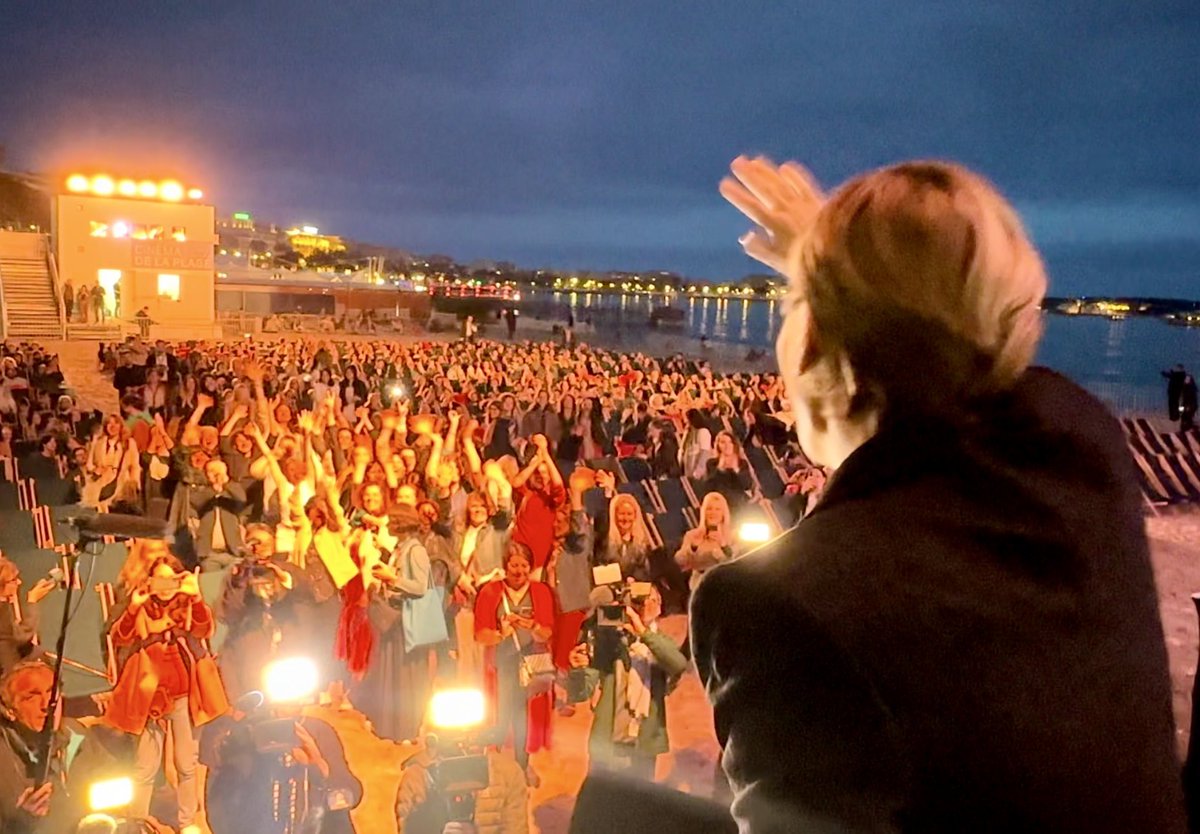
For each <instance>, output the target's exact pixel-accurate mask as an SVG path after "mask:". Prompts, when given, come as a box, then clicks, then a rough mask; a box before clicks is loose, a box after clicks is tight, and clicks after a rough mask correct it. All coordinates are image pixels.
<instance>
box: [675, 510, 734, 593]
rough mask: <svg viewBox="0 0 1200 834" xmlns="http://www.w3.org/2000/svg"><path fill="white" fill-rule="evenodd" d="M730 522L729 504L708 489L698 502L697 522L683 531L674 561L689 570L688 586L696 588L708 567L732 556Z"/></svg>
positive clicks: (732, 545)
mask: <svg viewBox="0 0 1200 834" xmlns="http://www.w3.org/2000/svg"><path fill="white" fill-rule="evenodd" d="M734 544H735V541H734V537H733V523H732V520H731V519H730V514H729V504H728V503H727V502H726V501H725V496H724V495H722V494H721V493H719V492H710V493H709V494H708V495H706V496H704V500H703V501H701V502H700V526H699V527H693V528H692V529H691V530H688V531H687V532H686V533H684V534H683V541H682V542H681V543H680V545H679V550H677V551H675V564H677V565H679V567H680V569H681V570H683V571H684V572H685V573H686V572H690V574H689V577H688V588H689V589H691V590H693V591H694V590H695V589H696V586H697V585H699V584H700V580H701V579H703V578H704V574H706V573H707V572H708V571H709V570H710V569H711V568H714V567H716V566H717V565H719V564H721V563H722V562H725V561H728V560H729V559H731V558H733V556H734Z"/></svg>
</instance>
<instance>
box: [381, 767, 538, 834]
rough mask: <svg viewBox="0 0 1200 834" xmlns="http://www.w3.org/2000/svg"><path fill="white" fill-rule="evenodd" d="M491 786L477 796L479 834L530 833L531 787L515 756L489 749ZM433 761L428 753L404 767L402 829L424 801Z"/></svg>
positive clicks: (399, 811) (399, 810)
mask: <svg viewBox="0 0 1200 834" xmlns="http://www.w3.org/2000/svg"><path fill="white" fill-rule="evenodd" d="M487 758H488V786H487V787H486V788H484V789H483V790H482V791H480V792H479V794H478V795H477V796H476V797H475V829H476V831H477V834H529V787H528V785H526V783H525V773H524V771H522V770H521V766H520V765H518V764H517V762H516V760H515V759H513V758H512V756H509V755H506V754H504V753H497V752H496V751H494V750H489V751H488V753H487ZM431 761H432V757H431V756H430V755H429V752H428V751H422V752H420V753H418V754H417V755H415V756H413V758H411V759H410V760H409V761H408V762H407V763H406V764H405V767H404V776H403V777H401V779H400V789H399V791H397V793H396V819H397V820H399V822H400V830H401V831H403V830H404V820H405V819H406V818H407V817H408V815H409V814H410V813H412V811H413V809H414V808H416V807H417V806H418V805H420V804H421V803H422V802H424V801H425V799H426V796H427V793H428V790H427V784H428V783H427V777H426V768H427V767H428V766H429V764H430V763H431Z"/></svg>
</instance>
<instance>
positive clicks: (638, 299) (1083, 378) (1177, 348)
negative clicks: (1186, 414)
mask: <svg viewBox="0 0 1200 834" xmlns="http://www.w3.org/2000/svg"><path fill="white" fill-rule="evenodd" d="M668 300H669V301H670V306H672V307H676V308H678V309H681V310H683V311H684V316H685V318H684V323H683V325H682V326H679V327H678V328H677V332H678V333H679V336H680V343H681V345H683V346H684V347H683V348H681V349H686V350H687V351H688V352H694V351H695V350H696V348H697V347H698V344H699V339H700V337H701V336H705V337H707V339H708V341H709V342H710V343H711V344H712V345H713V346H714V347H719V346H729V347H732V346H741V347H745V349H746V350H749V349H751V348H767V349H769V348H771V347H772V346H773V345H774V343H775V336H776V334H777V333H778V331H779V320H780V314H781V304H780V302H779V301H777V300H770V299H766V300H764V299H742V298H722V297H717V296H708V297H703V296H700V297H683V296H676V297H672V298H670V299H667V298H665V297H664V296H661V295H657V296H651V295H625V294H616V293H604V294H602V293H566V292H539V293H534V294H533V298H530V299H529V301H531V302H534V304H538V306H539V307H540V309H541V310H546V311H556V312H557V314H558V315H561V316H562V317H563V318H565V316H566V311H567V310H568V309H573V310H574V313H575V318H576V321H577V322H578V323H579V324H581V325H582V324H584V323H585V322H586V321H587V320H588V319H589V318H590V319H591V320H592V324H593V329H594V331H595V332H597V333H609V334H626V335H625V336H624V339H625V341H626V342H627V343H628V345H629V347H631V348H632V347H635V346H636V345H637V343H638V341H639V334H644V333H645V332H646V330H647V328H648V321H649V318H650V312H651V311H652V310H653V309H654V308H656V307H661V306H664V304H665V303H666V302H667V301H668ZM539 302H540V303H539ZM552 314H553V313H552ZM617 341H618V342H620V341H621V337H620V336H618V338H617ZM1037 362H1038V364H1040V365H1045V366H1047V367H1050V368H1053V369H1055V370H1057V371H1060V372H1061V373H1063V374H1065V375H1067V376H1069V377H1070V378H1072V379H1074V380H1075V381H1076V382H1078V383H1079V384H1081V385H1083V386H1084V387H1086V388H1087V389H1089V390H1090V391H1092V392H1093V393H1094V394H1096V395H1097V396H1098V397H1100V399H1102V400H1104V401H1105V402H1106V403H1108V405H1109V406H1110V407H1111V408H1112V409H1114V410H1115V411H1117V412H1119V413H1131V412H1143V413H1153V412H1157V411H1164V412H1165V410H1166V397H1165V394H1164V393H1163V392H1164V384H1165V383H1164V380H1163V379H1162V377H1161V376H1160V372H1161V371H1163V370H1165V369H1166V368H1168V367H1170V366H1171V365H1174V364H1175V363H1176V362H1182V363H1183V364H1184V365H1185V366H1186V367H1187V368H1188V370H1189V371H1191V372H1193V373H1195V372H1198V371H1200V328H1196V327H1192V328H1188V327H1180V326H1176V325H1170V324H1167V323H1166V322H1164V321H1160V320H1158V319H1148V318H1126V319H1107V318H1101V317H1096V316H1062V315H1053V314H1046V317H1045V335H1044V337H1043V339H1042V343H1041V347H1040V349H1039V351H1038V356H1037Z"/></svg>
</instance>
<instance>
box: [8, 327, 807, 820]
mask: <svg viewBox="0 0 1200 834" xmlns="http://www.w3.org/2000/svg"><path fill="white" fill-rule="evenodd" d="M3 362H4V382H3V383H2V384H0V413H2V414H3V421H4V428H3V438H2V440H0V444H2V445H0V457H4V458H8V459H11V460H14V461H16V462H17V470H18V472H19V474H20V475H21V476H22V477H35V478H38V479H39V480H40V481H45V482H46V483H47V484H49V486H45V485H43V486H42V487H41V488H42V490H43V492H44V493H46V492H47V491H48V492H49V494H43V496H42V499H43V502H45V503H51V504H55V503H58V504H72V503H78V504H82V505H84V506H85V507H89V508H93V509H95V510H97V511H100V512H107V513H117V514H125V515H137V516H142V517H145V518H151V519H155V520H159V521H161V522H163V524H164V527H165V529H166V530H167V531H168V533H169V535H168V537H167V542H169V545H168V544H167V543H164V542H161V541H154V540H149V539H135V540H134V541H132V542H131V543H130V545H129V548H128V557H127V561H126V563H125V565H124V567H123V568H122V570H121V573H120V577H119V579H118V581H117V583H116V586H115V588H114V589H113V598H112V599H111V600H110V602H111V605H110V606H108V608H109V616H108V622H109V635H108V640H107V641H106V646H107V648H108V651H109V652H110V654H111V655H112V657H111V659H110V663H112V664H113V668H114V669H115V670H116V684H115V686H114V687H113V692H112V694H111V696H109V697H107V698H105V699H104V706H105V711H106V715H105V719H104V721H105V724H106V725H108V726H110V727H115V728H117V729H118V730H120V731H122V732H124V733H125V734H127V735H128V736H129V737H130V738H131V739H134V740H135V741H134V742H133V744H134V747H135V748H136V750H135V755H134V758H135V760H136V767H135V773H136V779H135V782H136V786H137V795H136V798H135V806H137V808H138V811H139V813H142V814H145V813H147V812H148V810H149V803H150V795H151V790H152V788H153V786H154V784H155V781H156V779H157V778H158V774H159V770H160V766H161V762H162V759H163V749H164V742H165V738H166V737H167V736H169V737H170V749H171V750H173V751H174V752H173V756H174V770H175V773H176V774H177V776H176V782H175V786H176V790H175V794H176V801H177V810H178V824H179V826H180V828H181V829H182V830H185V831H187V830H191V829H188V826H191V825H194V824H195V820H196V815H197V811H198V808H199V805H200V802H201V800H200V797H199V795H198V793H197V791H196V786H195V771H196V764H197V763H198V762H200V761H204V763H205V764H208V765H209V766H210V767H214V768H216V770H215V771H214V772H215V773H217V784H225V785H226V786H227V787H226V789H223V790H221V791H214V790H213V789H212V787H211V786H212V784H213V782H212V777H210V790H209V796H210V801H209V805H210V807H209V808H208V819H209V822H210V825H212V826H213V829H214V831H216V834H223V831H224V830H236V828H229V829H221V828H220V827H219V826H220V819H221V814H222V809H220V808H213V807H211V806H212V804H213V802H214V800H213V799H211V797H214V796H215V797H219V798H220V801H222V802H224V804H225V805H226V806H228V805H229V802H230V801H231V800H229V797H237V796H241V795H242V794H243V793H245V791H244V786H245V779H241V780H238V779H233V780H232V781H229V777H228V776H226V781H225V782H224V783H222V781H221V776H220V774H221V772H222V771H221V768H222V766H224V767H225V768H226V769H225V771H224V772H225V773H226V774H228V772H229V771H228V768H229V767H231V765H230V761H229V760H230V756H229V755H228V748H229V746H230V745H229V744H228V743H227V744H224V745H222V744H208V745H206V744H205V743H204V742H203V734H201V733H200V732H198V731H199V730H200V729H201V728H208V729H205V730H204V734H208V733H211V732H212V730H211V727H214V726H217V727H220V726H223V722H227V721H228V715H230V714H233V715H238V714H239V710H238V709H234V708H232V707H231V704H234V703H235V702H237V701H238V699H239V697H241V696H242V695H243V693H246V692H249V691H251V690H255V689H257V688H260V687H261V682H260V681H261V677H262V670H263V669H264V666H266V665H267V664H268V663H269V662H270V661H271V660H272V659H273V658H285V657H290V656H300V655H304V656H309V657H311V658H313V659H314V660H315V661H317V663H318V666H319V670H320V671H319V675H320V680H319V685H320V686H319V688H320V690H321V695H320V697H321V700H322V702H323V703H325V704H326V705H328V706H330V707H332V708H334V709H338V708H347V709H349V708H353V709H357V710H360V711H361V712H362V713H363V714H364V715H365V716H366V717H367V718H368V719H369V721H370V722H371V725H372V726H373V729H374V731H375V732H376V733H377V734H378V735H380V736H381V737H384V738H389V739H393V740H396V741H401V740H410V739H412V740H419V739H420V738H421V737H422V731H423V730H424V729H426V727H425V726H424V723H423V722H424V721H425V720H426V717H427V705H428V703H429V700H430V697H431V694H432V693H433V692H435V691H436V690H440V689H444V688H448V687H458V686H477V687H480V688H481V689H482V690H483V691H484V692H486V696H487V705H488V709H487V714H488V716H489V721H488V722H487V723H488V725H489V727H490V731H489V740H490V741H491V742H493V745H492V749H491V752H490V753H489V755H490V756H493V757H496V758H497V760H498V761H500V762H503V764H502V765H497V768H498V770H497V771H496V772H498V773H502V774H507V776H505V778H504V779H503V780H500V781H503V782H505V784H507V785H508V788H507V790H509V792H510V794H512V795H513V796H515V795H517V794H519V795H520V797H521V801H520V802H519V803H518V802H513V801H508V800H505V799H504V798H503V797H502V796H499V795H497V796H496V797H494V798H493V799H494V801H491V805H492V806H494V808H495V813H492V814H490V816H489V812H486V811H482V810H481V812H480V817H481V818H484V819H493V820H494V821H495V826H494V827H492V828H490V829H488V828H486V827H484V828H483V829H482V830H494V831H524V830H525V825H526V822H525V820H526V817H527V808H526V802H525V799H524V797H525V796H526V793H527V787H528V786H530V785H536V784H537V783H538V778H539V777H538V774H537V773H536V772H535V771H534V770H533V768H532V767H531V766H530V764H529V754H530V753H532V752H535V751H537V750H541V749H545V748H548V747H549V746H550V745H552V744H553V738H552V737H553V732H552V730H553V725H554V716H555V714H556V713H571V712H573V711H574V710H575V709H577V708H579V706H580V705H585V704H590V705H591V709H592V710H593V712H594V718H593V726H592V730H591V733H590V743H589V758H590V761H591V766H592V767H601V768H606V769H613V770H621V771H628V772H630V773H632V774H635V775H637V776H640V777H644V778H647V779H653V778H654V774H655V761H656V758H657V756H659V755H661V754H662V753H665V752H667V751H668V749H669V747H670V742H669V739H668V737H667V732H666V715H665V711H666V694H667V693H668V692H669V691H670V690H671V689H672V687H673V686H674V684H675V683H676V682H677V681H678V679H679V678H680V676H681V675H682V674H684V673H685V670H686V669H687V668H688V665H689V664H688V649H687V646H686V644H685V645H679V644H677V643H676V642H674V641H673V640H672V639H671V638H670V637H668V636H667V635H666V634H665V633H664V632H663V631H661V630H660V629H659V627H658V621H659V618H660V617H661V616H662V615H663V614H664V612H665V613H667V614H679V613H682V612H684V611H686V603H687V598H688V595H689V593H690V591H691V589H692V588H694V587H695V584H696V582H697V580H698V579H699V577H700V576H702V575H703V574H704V572H705V571H707V570H708V569H709V568H711V567H713V566H714V565H716V564H719V563H721V562H723V561H725V560H728V559H730V558H732V557H734V556H736V555H738V553H739V552H740V551H741V550H743V549H744V547H745V546H746V545H745V543H744V542H743V541H742V540H741V538H740V537H739V535H738V530H737V526H738V524H739V523H740V521H741V519H742V518H744V517H748V516H747V514H748V513H755V512H757V511H758V510H759V509H760V508H768V502H766V501H764V497H763V493H762V485H761V484H760V482H759V477H758V474H757V473H756V471H755V468H754V467H753V466H751V464H750V462H749V461H748V459H747V455H746V453H745V449H746V447H747V446H750V447H753V448H754V449H756V450H761V451H762V452H765V453H766V454H768V455H769V459H770V460H771V461H773V462H775V463H777V465H778V468H779V471H781V472H782V473H783V474H784V476H785V478H786V480H787V483H786V488H785V494H784V496H782V497H781V498H780V499H779V500H777V501H776V502H775V506H784V507H785V511H784V512H783V513H780V514H775V513H773V512H768V513H766V514H765V515H763V514H760V515H756V516H755V518H764V519H765V518H769V519H770V520H771V523H772V524H774V525H781V524H790V523H791V522H792V521H794V520H795V519H796V518H798V517H799V516H800V515H801V514H803V512H804V509H805V507H806V506H807V504H808V502H809V501H810V500H811V499H813V498H815V496H816V495H817V494H818V493H819V491H820V490H821V488H822V486H823V482H824V474H823V472H822V470H821V469H819V468H817V467H813V466H811V465H808V464H807V462H806V461H805V460H804V458H803V456H802V455H801V453H800V451H799V449H798V447H797V446H796V445H795V444H794V442H793V441H792V438H791V432H790V430H789V428H788V424H787V419H788V416H789V415H788V414H787V410H786V400H785V397H784V395H783V390H782V385H781V382H780V380H779V378H778V377H777V376H776V375H774V374H751V373H741V374H719V373H716V372H714V370H713V369H712V368H711V367H709V366H708V365H707V364H705V363H704V362H699V363H697V362H694V361H691V360H688V359H685V358H684V357H682V356H676V357H672V358H668V359H663V360H659V359H654V358H651V357H648V356H645V355H640V354H617V353H611V352H606V351H601V350H594V349H590V348H588V347H586V346H575V345H560V344H553V343H511V342H510V343H498V342H484V341H480V342H476V341H474V340H473V339H470V340H467V339H464V340H462V341H457V342H439V343H424V344H411V343H410V344H403V343H397V342H365V341H364V342H338V341H333V340H327V339H326V340H313V339H304V340H289V341H278V342H259V341H254V340H249V339H247V340H244V341H237V342H208V343H204V342H187V343H181V344H175V345H171V344H167V343H165V342H163V341H158V342H155V343H153V344H150V343H146V342H143V341H142V340H141V339H140V338H138V337H130V338H128V339H127V340H126V341H125V342H123V343H121V344H114V345H101V346H100V349H99V351H98V354H97V363H98V370H99V371H100V372H102V373H107V374H111V378H112V384H113V386H114V387H115V389H116V391H117V395H118V397H119V403H120V406H119V413H108V414H104V413H101V412H99V411H87V410H81V409H80V408H79V407H77V405H76V403H75V402H74V401H73V400H72V398H71V396H70V395H69V394H68V393H67V389H66V387H65V381H64V379H63V376H62V373H61V372H60V371H59V369H58V367H57V362H56V360H55V358H54V357H53V356H50V355H47V353H46V352H45V351H43V350H41V349H39V348H38V347H36V346H32V345H23V346H19V347H15V348H6V349H5V356H4V358H3ZM656 485H662V486H663V488H664V489H668V488H670V489H673V490H674V491H675V493H678V494H679V497H680V498H681V500H682V503H683V504H684V505H685V510H684V512H683V513H682V514H681V515H680V517H679V520H680V522H681V523H680V524H678V525H675V524H671V523H668V522H667V517H668V515H670V514H664V513H658V512H656V510H658V509H662V508H663V507H662V506H660V503H659V502H661V495H660V493H659V490H658V487H657V486H656ZM779 515H783V516H785V518H779V517H778V516H779ZM207 572H220V574H221V575H222V576H223V579H222V582H221V590H220V594H219V597H218V598H216V599H212V600H210V601H205V599H204V597H203V596H202V595H201V593H200V583H199V581H198V579H199V577H198V574H200V573H207ZM53 587H54V586H53V584H52V583H50V584H49V585H48V586H47V585H46V584H44V583H39V584H37V585H35V586H34V587H33V588H31V589H30V592H29V594H28V598H27V599H26V600H25V601H24V602H25V603H26V604H25V608H26V612H27V613H26V619H25V625H24V627H23V628H21V629H18V630H17V631H19V634H18V633H17V631H14V632H13V635H12V636H11V637H9V638H8V642H9V643H10V644H13V645H18V646H22V645H24V642H23V641H25V642H30V641H32V639H33V635H32V629H31V628H30V627H29V622H30V620H31V619H32V615H35V614H36V603H37V602H38V601H39V600H40V598H41V597H44V596H45V595H46V594H47V593H49V592H50V590H51V589H52V588H53ZM8 591H9V595H10V596H14V595H15V594H16V590H15V587H14V588H9V589H8ZM210 602H211V604H210ZM0 607H4V608H7V607H9V606H0ZM14 607H15V606H14ZM219 623H220V624H224V626H225V636H224V639H223V641H222V642H221V644H220V646H219V647H217V651H216V654H215V657H214V656H210V654H209V647H208V638H210V637H212V636H213V633H214V631H215V628H216V626H217V624H219ZM10 630H12V629H10ZM22 651H23V650H22ZM26 653H27V652H26ZM18 654H21V652H20V651H18ZM0 661H3V658H0ZM5 665H6V666H11V665H12V664H11V663H6V664H5ZM17 668H18V671H20V669H21V667H20V664H19V663H18V664H17ZM26 677H32V678H36V677H39V676H37V675H30V674H28V673H26ZM6 680H7V679H6ZM147 681H150V682H151V683H150V684H148V683H147ZM5 691H6V692H7V691H8V690H7V689H6V690H5ZM225 731H226V732H228V728H225ZM306 735H307V734H306ZM329 735H332V734H329ZM298 739H299V740H298V741H297V742H296V745H297V747H296V751H295V753H296V759H297V760H299V761H305V760H311V762H312V764H311V766H310V767H309V768H308V769H309V770H312V771H313V772H314V774H320V775H321V776H322V777H323V778H324V779H326V780H331V779H332V780H333V781H337V779H336V778H334V776H330V775H329V774H330V773H331V772H335V776H336V773H342V774H343V782H346V783H350V782H353V778H352V777H349V775H348V772H345V770H344V765H342V768H341V770H340V771H338V770H337V768H334V771H330V765H329V764H328V762H329V761H333V760H337V759H339V752H338V751H337V750H336V749H335V750H332V751H328V750H327V751H326V753H325V754H321V753H320V751H319V748H320V747H321V746H322V745H321V743H318V742H319V741H321V740H320V739H318V740H314V738H313V737H312V736H308V737H307V739H305V738H301V737H299V736H298ZM322 743H323V744H324V745H325V746H331V745H332V746H333V747H335V748H336V747H337V741H336V738H333V739H330V738H325V739H324V741H323V742H322ZM306 744H307V745H308V746H310V747H311V748H312V749H311V750H310V751H309V753H308V754H307V755H306V754H305V753H304V746H305V745H306ZM206 750H207V752H206ZM214 750H215V751H217V752H213V751H214ZM221 750H225V751H226V755H225V756H224V760H223V759H222V755H221V752H220V751H221ZM425 755H426V756H428V755H429V754H428V753H426V754H425ZM423 761H424V760H423V759H422V757H421V756H417V757H415V758H414V760H413V763H412V765H411V766H410V767H408V768H406V771H405V777H404V780H403V782H402V784H401V788H400V792H399V794H398V797H397V804H396V811H397V815H398V818H399V819H400V820H401V822H403V821H404V820H405V819H408V818H410V817H411V818H413V819H422V820H424V819H425V818H426V817H428V816H430V815H431V814H432V816H433V817H435V818H436V817H437V814H436V813H434V812H431V811H430V805H431V803H429V802H428V801H426V800H427V795H426V794H427V791H426V787H427V784H426V783H427V778H426V773H425V770H424V768H425V766H427V765H428V764H429V763H428V762H427V761H425V762H424V765H423V764H422V762H423ZM321 763H323V764H321ZM319 764H321V766H318V765H319ZM314 778H315V777H314ZM239 788H241V789H243V790H239ZM488 791H491V792H492V793H497V792H502V791H501V790H500V788H498V787H496V786H491V787H489V788H488ZM488 791H485V792H484V793H482V794H481V795H480V798H479V800H478V801H479V802H480V808H481V809H484V808H488V807H491V806H489V801H490V800H489V797H490V796H491V794H489V793H488ZM264 793H268V794H269V793H270V790H269V788H268V789H265V790H264ZM349 793H350V794H353V793H354V790H351V791H349ZM33 796H34V795H33V794H31V795H30V796H25V797H24V798H22V797H21V795H20V794H14V796H13V797H12V801H13V802H14V803H15V804H16V805H17V806H19V807H18V809H17V811H16V813H18V814H25V815H27V816H29V817H30V819H33V818H36V817H37V816H38V814H39V813H42V814H44V813H47V812H48V810H49V805H47V804H46V803H45V801H44V797H41V798H31V797H33ZM255 802H266V799H265V798H264V799H260V800H255V799H253V798H249V799H246V800H245V803H247V804H248V805H253V804H254V803H255ZM276 804H277V803H276ZM239 807H240V806H239ZM341 810H342V812H343V813H344V812H345V811H346V810H348V808H346V807H343V808H342V809H341ZM12 813H14V809H13V808H9V809H8V810H4V809H0V815H4V814H9V815H11V814H12ZM264 813H265V812H264ZM271 813H273V814H275V815H276V816H278V811H277V809H276V810H274V811H272V812H271ZM331 816H333V817H336V814H333V815H331ZM0 818H5V819H7V817H0ZM233 818H235V819H239V820H243V821H244V819H245V814H244V812H243V811H241V810H239V811H238V812H237V813H235V814H234V817H233ZM330 824H332V823H330ZM231 825H232V823H231ZM439 825H440V822H439V824H436V825H433V826H432V828H430V825H427V824H426V823H425V822H422V823H420V824H413V825H411V826H410V828H411V829H412V830H425V829H427V828H428V829H429V830H433V828H437V829H438V830H440V828H439ZM5 830H9V829H7V828H6V829H5ZM31 830H32V829H31ZM263 830H267V829H263ZM281 830H282V829H281ZM323 830H334V829H333V828H327V829H323Z"/></svg>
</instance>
